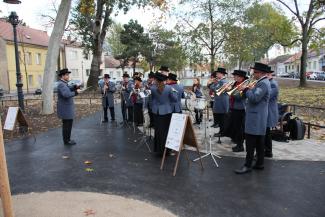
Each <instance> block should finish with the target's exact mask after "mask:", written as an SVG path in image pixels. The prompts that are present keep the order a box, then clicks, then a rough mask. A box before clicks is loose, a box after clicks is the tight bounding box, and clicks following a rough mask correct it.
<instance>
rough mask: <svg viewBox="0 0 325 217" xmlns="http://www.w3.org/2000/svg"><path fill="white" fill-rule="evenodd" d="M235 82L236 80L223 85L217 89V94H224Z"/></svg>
mask: <svg viewBox="0 0 325 217" xmlns="http://www.w3.org/2000/svg"><path fill="white" fill-rule="evenodd" d="M234 83H235V81H230V82H228V83H226V84H224V85H222V87H220V88H219V89H217V90H216V95H217V96H220V95H221V94H223V93H224V92H225V91H226V90H227V89H228V88H229V87H230V86H232V85H233V84H234Z"/></svg>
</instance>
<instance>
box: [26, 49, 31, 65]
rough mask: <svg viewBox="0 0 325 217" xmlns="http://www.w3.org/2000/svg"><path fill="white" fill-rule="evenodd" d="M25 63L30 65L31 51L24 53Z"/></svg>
mask: <svg viewBox="0 0 325 217" xmlns="http://www.w3.org/2000/svg"><path fill="white" fill-rule="evenodd" d="M25 63H26V64H27V65H32V53H31V52H26V53H25Z"/></svg>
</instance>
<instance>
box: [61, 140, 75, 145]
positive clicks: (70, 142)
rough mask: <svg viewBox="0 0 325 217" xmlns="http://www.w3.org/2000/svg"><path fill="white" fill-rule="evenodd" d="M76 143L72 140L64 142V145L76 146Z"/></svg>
mask: <svg viewBox="0 0 325 217" xmlns="http://www.w3.org/2000/svg"><path fill="white" fill-rule="evenodd" d="M76 144H77V143H76V142H75V141H73V140H70V141H69V142H65V143H64V145H76Z"/></svg>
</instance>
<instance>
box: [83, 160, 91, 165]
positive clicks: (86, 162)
mask: <svg viewBox="0 0 325 217" xmlns="http://www.w3.org/2000/svg"><path fill="white" fill-rule="evenodd" d="M84 163H85V164H88V165H89V164H92V162H91V161H89V160H86V161H85V162H84Z"/></svg>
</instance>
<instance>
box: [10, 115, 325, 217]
mask: <svg viewBox="0 0 325 217" xmlns="http://www.w3.org/2000/svg"><path fill="white" fill-rule="evenodd" d="M117 112H118V111H117ZM118 118H120V117H119V116H118ZM99 120H100V114H99V113H97V114H95V115H93V116H91V117H88V118H85V119H82V120H80V121H77V122H76V123H75V124H74V128H73V133H72V134H73V138H75V140H76V141H77V143H78V144H77V145H76V146H73V147H64V146H63V144H62V141H61V129H52V130H49V131H48V132H46V133H43V134H40V135H37V136H36V140H34V139H33V138H32V137H31V138H25V139H20V140H15V141H12V142H9V143H7V144H6V154H7V162H8V169H9V176H10V182H11V190H12V193H13V194H14V195H17V194H24V193H30V192H47V191H66V192H70V191H79V192H95V193H104V194H113V195H119V196H122V197H127V198H132V199H137V200H140V201H145V202H148V203H150V204H153V205H154V206H158V207H161V208H162V209H167V210H169V211H170V212H172V213H174V214H175V215H177V216H184V217H185V216H186V217H192V216H193V217H198V216H211V217H216V216H220V217H228V216H229V217H234V216H239V217H255V216H256V217H261V216H263V217H274V216H277V217H282V216H286V217H287V216H288V217H289V216H290V217H300V216H301V217H306V216H308V217H322V216H325V206H324V204H325V194H324V192H325V163H324V162H322V161H310V160H308V161H307V160H299V161H297V160H296V159H295V161H292V160H266V163H265V164H266V165H265V166H266V168H265V170H264V171H253V172H252V173H251V174H246V175H242V176H238V175H235V174H234V173H233V169H236V168H238V167H239V166H241V165H242V163H243V159H242V158H238V157H234V156H226V154H225V153H226V152H227V150H228V149H229V147H227V144H225V145H221V147H222V146H224V147H225V148H223V150H222V152H221V150H220V149H221V148H220V149H218V150H217V151H218V152H219V153H221V154H222V155H224V156H223V158H222V159H220V160H219V163H220V167H219V168H216V167H215V166H214V165H213V163H212V161H211V160H210V159H204V161H203V163H204V167H205V169H204V171H201V169H200V167H199V165H198V164H197V163H191V164H190V165H188V164H187V161H186V159H185V158H184V157H182V158H181V161H180V167H179V170H178V173H177V176H176V177H173V176H172V167H173V163H174V160H175V158H174V157H169V158H168V159H167V164H166V169H165V170H164V171H160V170H159V166H160V160H161V159H160V158H159V157H157V156H155V155H153V154H151V153H148V151H147V150H146V148H145V147H144V146H141V147H140V149H137V145H138V141H139V137H140V135H139V131H136V134H134V133H133V130H132V129H126V128H119V127H116V126H113V125H112V124H110V123H109V124H107V125H103V124H100V123H99ZM286 145H289V144H286ZM319 148H320V149H319V152H323V154H324V151H322V150H323V149H321V148H322V147H321V145H319ZM287 149H288V150H291V149H290V147H289V146H287ZM305 151H307V152H308V150H306V149H304V151H302V152H305ZM280 152H281V151H280V149H279V150H278V151H276V152H275V155H276V156H277V155H278V154H279V153H280ZM228 153H229V152H228ZM305 154H306V153H303V154H302V155H305ZM189 155H190V158H192V159H194V158H195V157H196V155H195V153H192V152H190V151H189ZM227 155H228V154H227ZM229 155H230V154H229ZM282 155H283V156H285V155H287V153H282ZM318 158H319V159H324V158H322V157H321V156H320V155H319V156H316V157H315V158H312V157H310V159H311V160H312V159H318ZM85 161H91V162H92V164H90V165H87V164H85ZM95 216H96V215H95ZM97 216H100V215H97Z"/></svg>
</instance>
